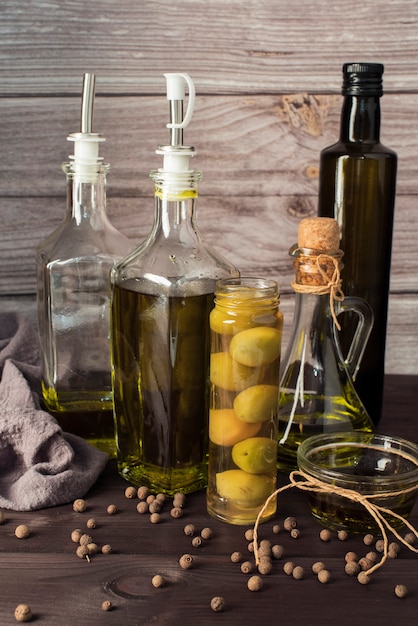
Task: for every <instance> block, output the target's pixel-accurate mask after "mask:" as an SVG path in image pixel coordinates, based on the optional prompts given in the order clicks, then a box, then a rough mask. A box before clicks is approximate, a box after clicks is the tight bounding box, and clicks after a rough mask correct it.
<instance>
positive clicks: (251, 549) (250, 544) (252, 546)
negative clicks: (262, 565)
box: [247, 541, 254, 553]
mask: <svg viewBox="0 0 418 626" xmlns="http://www.w3.org/2000/svg"><path fill="white" fill-rule="evenodd" d="M247 550H248V552H251V553H252V552H254V541H250V543H249V544H248V546H247Z"/></svg>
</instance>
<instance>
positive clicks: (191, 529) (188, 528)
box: [183, 524, 196, 537]
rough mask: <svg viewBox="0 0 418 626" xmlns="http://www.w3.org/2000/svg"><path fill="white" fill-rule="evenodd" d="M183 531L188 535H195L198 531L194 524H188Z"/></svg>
mask: <svg viewBox="0 0 418 626" xmlns="http://www.w3.org/2000/svg"><path fill="white" fill-rule="evenodd" d="M183 532H184V534H185V535H187V536H188V537H193V535H194V534H195V532H196V526H195V525H194V524H186V526H185V527H184V528H183Z"/></svg>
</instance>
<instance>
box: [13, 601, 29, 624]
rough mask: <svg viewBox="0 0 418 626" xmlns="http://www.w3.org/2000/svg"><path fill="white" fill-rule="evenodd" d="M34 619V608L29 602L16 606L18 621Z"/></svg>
mask: <svg viewBox="0 0 418 626" xmlns="http://www.w3.org/2000/svg"><path fill="white" fill-rule="evenodd" d="M31 619H32V610H31V608H30V606H28V605H27V604H18V605H17V607H16V608H15V620H16V621H17V622H29V621H30V620H31Z"/></svg>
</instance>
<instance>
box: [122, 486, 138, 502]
mask: <svg viewBox="0 0 418 626" xmlns="http://www.w3.org/2000/svg"><path fill="white" fill-rule="evenodd" d="M137 496H138V490H137V489H135V487H133V486H132V485H130V486H129V487H126V489H125V498H129V499H131V498H136V497H137Z"/></svg>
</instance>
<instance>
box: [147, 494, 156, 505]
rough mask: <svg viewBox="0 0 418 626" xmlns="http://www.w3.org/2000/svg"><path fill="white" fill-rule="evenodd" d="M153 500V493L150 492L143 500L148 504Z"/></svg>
mask: <svg viewBox="0 0 418 626" xmlns="http://www.w3.org/2000/svg"><path fill="white" fill-rule="evenodd" d="M154 500H155V496H154V494H152V493H150V494H149V495H148V496H147V497H146V498H145V501H146V502H148V504H151V502H154Z"/></svg>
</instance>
